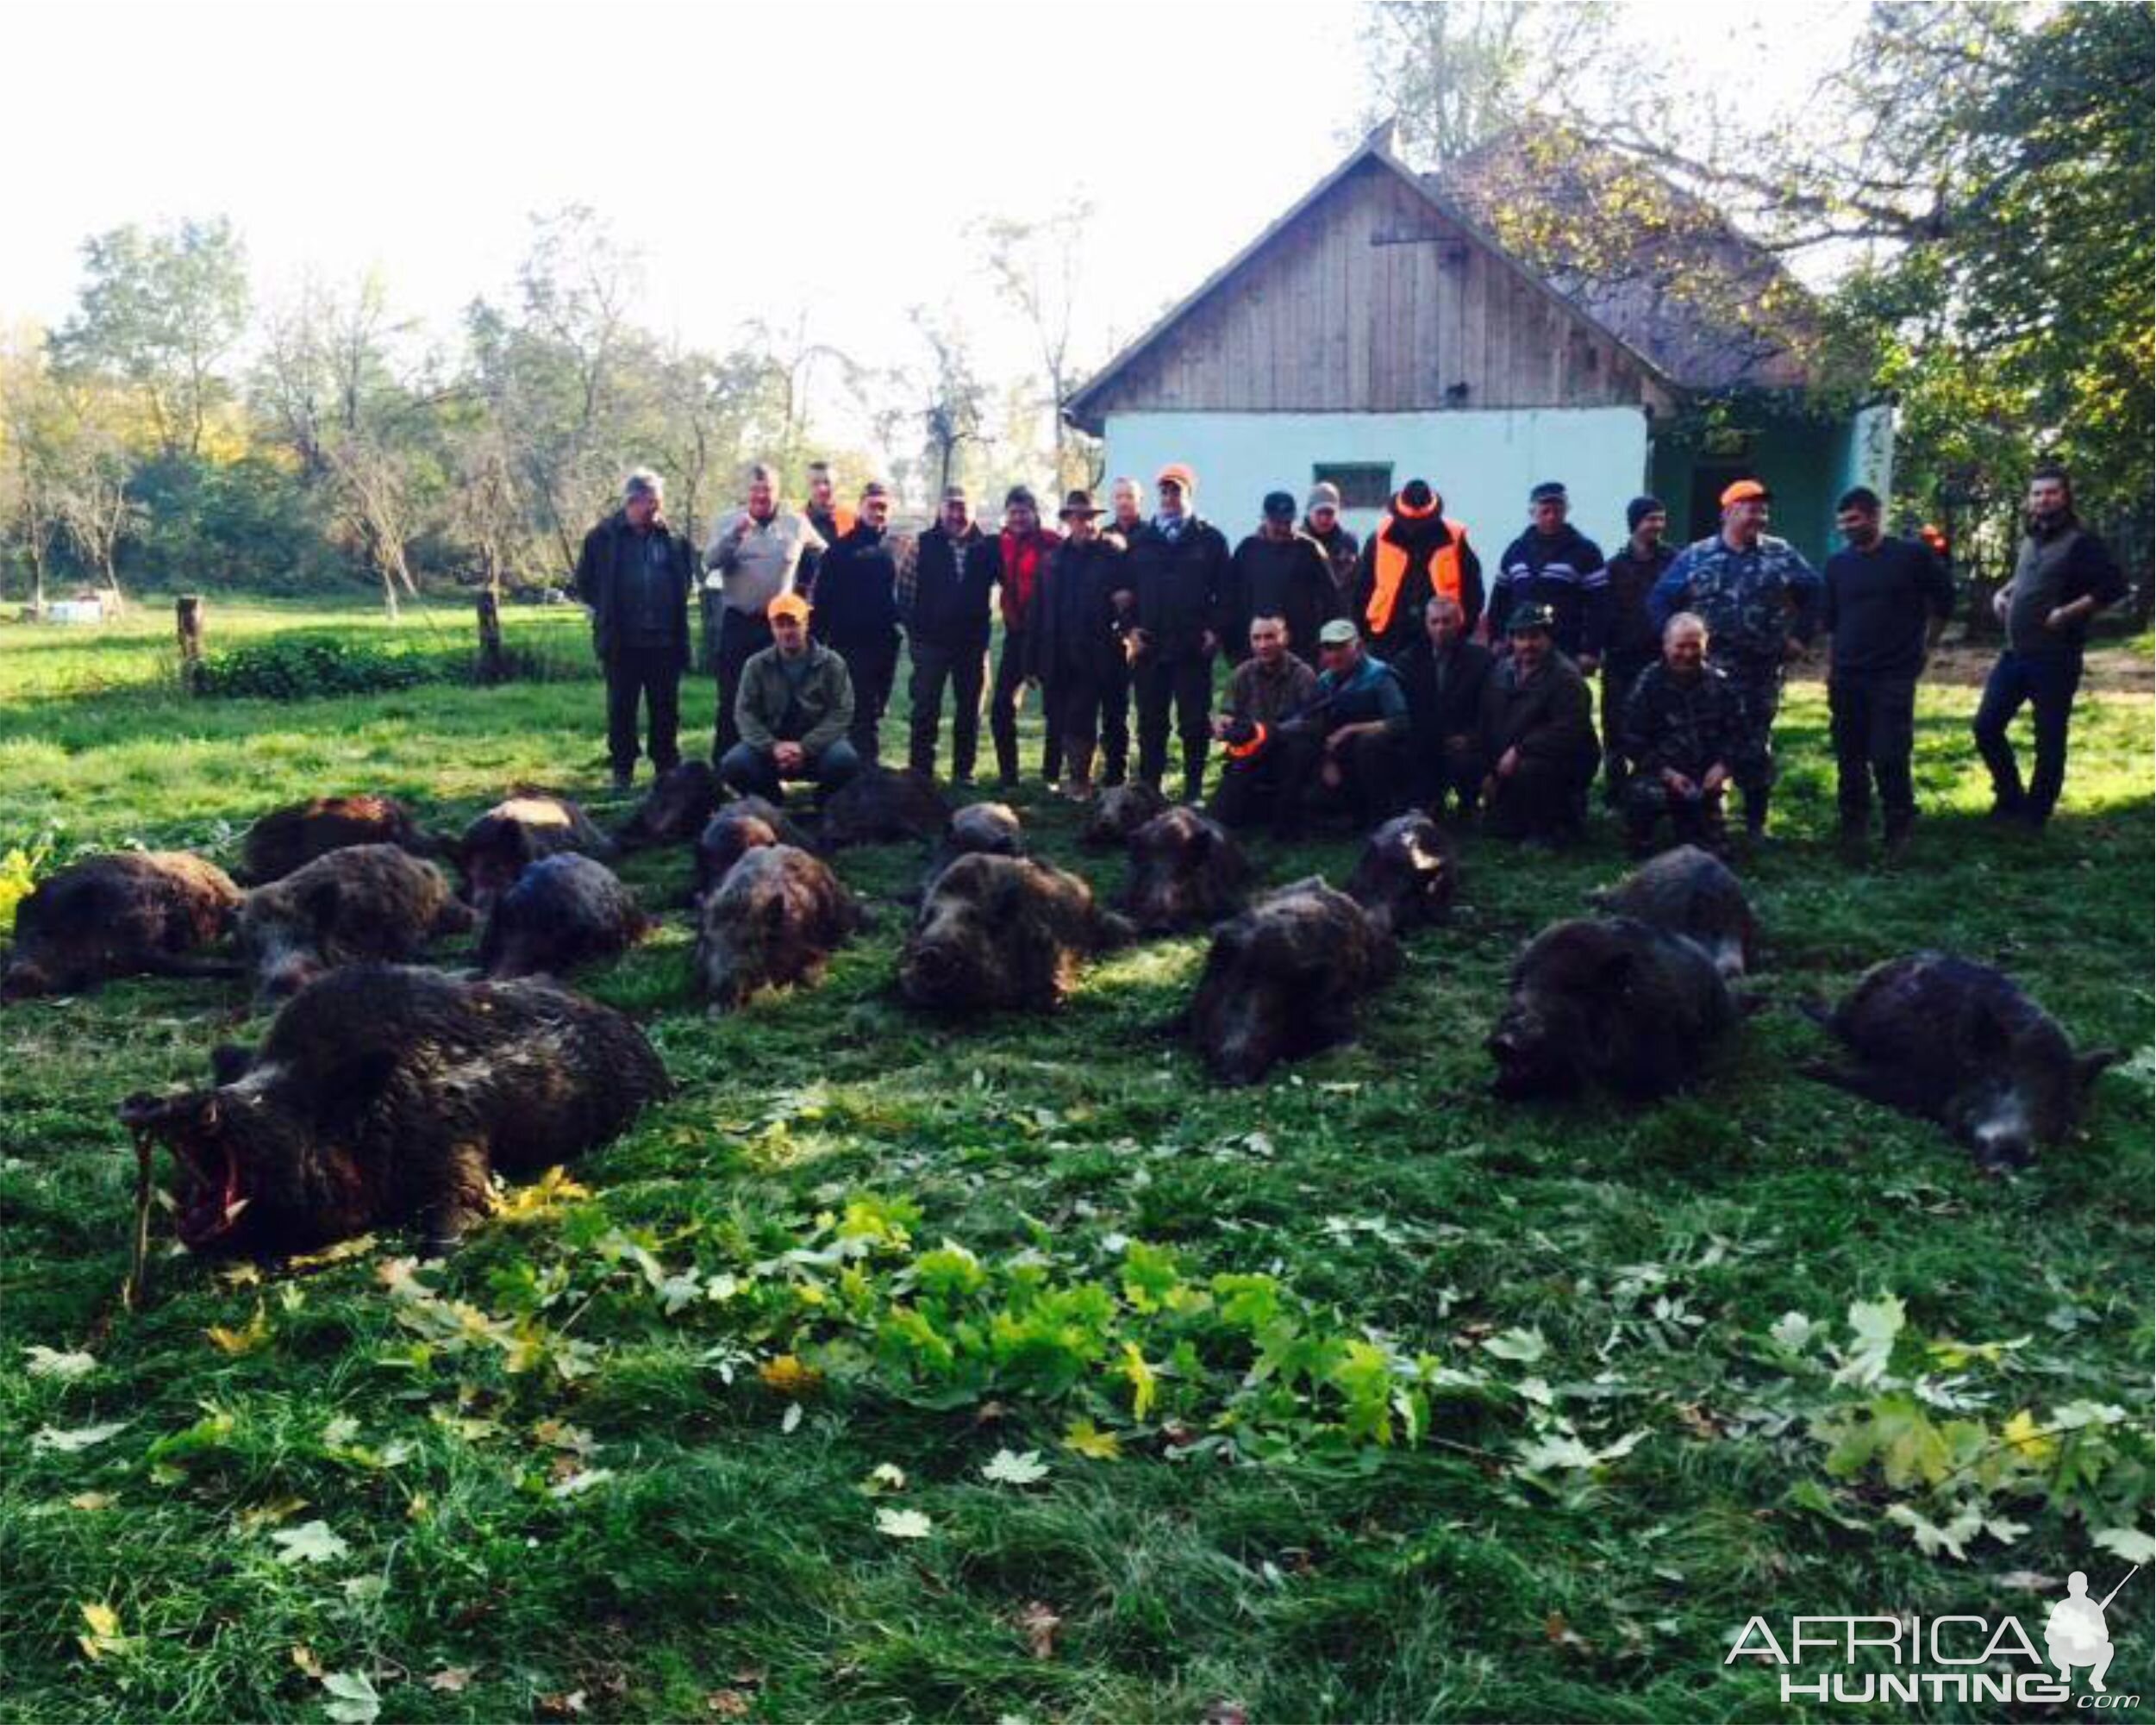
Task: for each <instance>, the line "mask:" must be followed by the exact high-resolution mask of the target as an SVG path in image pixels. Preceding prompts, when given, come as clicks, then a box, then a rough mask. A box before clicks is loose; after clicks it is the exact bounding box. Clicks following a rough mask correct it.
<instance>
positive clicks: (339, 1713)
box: [322, 1671, 382, 1725]
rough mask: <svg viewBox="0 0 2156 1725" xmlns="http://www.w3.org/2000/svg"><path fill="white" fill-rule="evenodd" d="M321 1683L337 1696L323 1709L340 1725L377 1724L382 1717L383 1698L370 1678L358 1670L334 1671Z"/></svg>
mask: <svg viewBox="0 0 2156 1725" xmlns="http://www.w3.org/2000/svg"><path fill="white" fill-rule="evenodd" d="M322 1687H323V1688H324V1689H326V1690H328V1691H329V1693H330V1694H331V1695H332V1696H334V1697H336V1698H335V1699H334V1700H333V1701H331V1702H330V1703H328V1707H327V1708H326V1709H324V1710H325V1711H326V1712H327V1713H328V1715H329V1716H330V1717H331V1718H332V1719H334V1720H335V1721H336V1722H337V1725H374V1722H375V1721H376V1720H377V1719H379V1718H380V1717H381V1716H382V1697H381V1696H380V1695H379V1694H378V1693H377V1692H376V1691H375V1687H374V1684H373V1683H372V1680H371V1679H369V1678H367V1677H366V1676H365V1675H363V1674H362V1673H361V1672H356V1671H333V1672H330V1673H329V1674H328V1676H327V1677H325V1678H322Z"/></svg>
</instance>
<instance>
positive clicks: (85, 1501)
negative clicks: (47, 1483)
mask: <svg viewBox="0 0 2156 1725" xmlns="http://www.w3.org/2000/svg"><path fill="white" fill-rule="evenodd" d="M119 1501H120V1500H119V1499H118V1498H117V1497H114V1496H113V1495H112V1493H111V1492H109V1491H78V1492H77V1493H76V1494H75V1495H74V1496H73V1497H70V1498H69V1499H68V1500H67V1507H68V1508H69V1509H110V1508H111V1507H112V1506H113V1505H114V1504H115V1503H118V1502H119Z"/></svg>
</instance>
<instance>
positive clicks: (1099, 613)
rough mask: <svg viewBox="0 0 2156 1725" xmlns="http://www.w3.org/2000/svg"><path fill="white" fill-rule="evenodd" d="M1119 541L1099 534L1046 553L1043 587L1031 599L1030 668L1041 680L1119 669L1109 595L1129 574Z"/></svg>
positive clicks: (1119, 641) (1119, 643)
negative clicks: (1032, 646) (1032, 654)
mask: <svg viewBox="0 0 2156 1725" xmlns="http://www.w3.org/2000/svg"><path fill="white" fill-rule="evenodd" d="M1127 562H1128V556H1127V553H1125V551H1124V548H1123V542H1122V540H1120V539H1118V538H1116V537H1115V535H1114V534H1097V535H1096V536H1095V537H1093V538H1091V539H1090V540H1088V541H1085V543H1084V544H1083V545H1081V544H1079V543H1078V541H1076V540H1070V539H1066V540H1065V541H1063V543H1062V544H1060V545H1059V546H1057V547H1056V548H1055V549H1054V551H1053V552H1052V553H1049V557H1048V565H1047V569H1046V571H1045V572H1044V578H1045V580H1046V583H1047V584H1046V586H1045V587H1044V588H1043V589H1042V591H1039V592H1036V593H1035V594H1034V609H1033V615H1034V623H1033V627H1032V629H1031V631H1030V633H1031V634H1032V635H1033V637H1034V666H1035V668H1036V669H1037V670H1038V671H1039V672H1040V674H1041V676H1043V677H1050V678H1053V677H1057V676H1063V675H1070V674H1076V675H1078V676H1082V677H1097V678H1112V677H1114V676H1115V674H1116V673H1117V672H1120V671H1122V668H1123V638H1122V628H1121V619H1120V617H1119V616H1118V615H1117V613H1116V610H1115V598H1114V597H1113V596H1114V594H1115V592H1116V591H1117V590H1118V589H1119V588H1122V587H1123V586H1125V585H1126V584H1128V581H1129V579H1130V572H1129V570H1128V568H1126V567H1125V565H1126V563H1127Z"/></svg>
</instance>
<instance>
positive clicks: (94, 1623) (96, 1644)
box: [75, 1601, 128, 1659]
mask: <svg viewBox="0 0 2156 1725" xmlns="http://www.w3.org/2000/svg"><path fill="white" fill-rule="evenodd" d="M82 1614H83V1622H84V1626H85V1627H87V1628H88V1629H89V1631H90V1633H89V1634H86V1635H78V1636H76V1637H75V1644H76V1645H77V1646H78V1647H80V1648H81V1649H82V1650H83V1653H84V1655H85V1656H86V1657H88V1658H90V1659H103V1657H104V1656H105V1655H106V1654H107V1653H119V1652H121V1651H122V1649H124V1648H125V1647H126V1646H127V1644H128V1638H127V1637H126V1636H125V1635H123V1634H121V1633H120V1614H119V1613H118V1612H117V1611H116V1610H114V1609H112V1607H110V1606H109V1605H107V1604H104V1603H102V1602H99V1601H91V1602H90V1603H87V1604H85V1605H84V1606H83V1608H82Z"/></svg>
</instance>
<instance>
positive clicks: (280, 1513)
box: [232, 1497, 307, 1534]
mask: <svg viewBox="0 0 2156 1725" xmlns="http://www.w3.org/2000/svg"><path fill="white" fill-rule="evenodd" d="M306 1507H307V1500H306V1499H305V1498H304V1497H272V1498H271V1499H269V1501H268V1502H266V1503H250V1504H249V1505H247V1508H246V1509H242V1510H241V1511H240V1512H239V1514H237V1515H236V1516H234V1517H233V1518H232V1524H233V1526H234V1527H235V1528H238V1529H239V1530H240V1531H241V1533H243V1534H252V1533H253V1532H255V1531H257V1530H258V1529H259V1528H273V1527H275V1526H276V1525H277V1524H278V1522H289V1521H290V1520H291V1518H292V1517H293V1516H297V1514H298V1513H299V1512H300V1511H301V1510H302V1509H305V1508H306Z"/></svg>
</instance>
